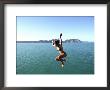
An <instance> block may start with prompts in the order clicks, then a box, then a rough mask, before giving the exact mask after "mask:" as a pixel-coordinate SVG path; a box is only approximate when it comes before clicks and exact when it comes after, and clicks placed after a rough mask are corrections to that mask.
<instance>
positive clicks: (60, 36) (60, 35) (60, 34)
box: [60, 33, 62, 46]
mask: <svg viewBox="0 0 110 90" xmlns="http://www.w3.org/2000/svg"><path fill="white" fill-rule="evenodd" d="M61 36H62V33H60V44H61V46H62V38H61Z"/></svg>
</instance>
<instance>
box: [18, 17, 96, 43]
mask: <svg viewBox="0 0 110 90" xmlns="http://www.w3.org/2000/svg"><path fill="white" fill-rule="evenodd" d="M16 19H17V21H16V22H17V41H37V40H51V39H55V38H59V34H60V33H62V34H63V36H62V39H63V40H66V39H80V40H82V41H94V17H93V16H17V17H16Z"/></svg>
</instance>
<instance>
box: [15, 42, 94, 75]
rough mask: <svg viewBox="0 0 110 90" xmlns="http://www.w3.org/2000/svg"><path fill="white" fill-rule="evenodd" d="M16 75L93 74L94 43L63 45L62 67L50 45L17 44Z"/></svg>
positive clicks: (56, 53)
mask: <svg viewBox="0 0 110 90" xmlns="http://www.w3.org/2000/svg"><path fill="white" fill-rule="evenodd" d="M16 47H17V49H16V74H94V43H93V42H82V43H63V48H64V51H65V52H66V53H67V57H66V62H65V65H64V67H63V68H62V67H61V63H60V62H58V61H56V60H55V57H56V56H57V55H59V52H58V51H56V49H55V48H54V47H53V46H52V44H51V43H17V44H16Z"/></svg>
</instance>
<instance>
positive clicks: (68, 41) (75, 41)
mask: <svg viewBox="0 0 110 90" xmlns="http://www.w3.org/2000/svg"><path fill="white" fill-rule="evenodd" d="M16 42H17V43H52V40H39V41H16ZM80 42H82V41H81V40H79V39H67V40H65V41H63V43H80Z"/></svg>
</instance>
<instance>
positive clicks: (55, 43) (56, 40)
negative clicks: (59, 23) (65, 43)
mask: <svg viewBox="0 0 110 90" xmlns="http://www.w3.org/2000/svg"><path fill="white" fill-rule="evenodd" d="M53 44H54V45H55V46H57V47H59V45H60V41H59V40H58V39H54V40H53Z"/></svg>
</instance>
